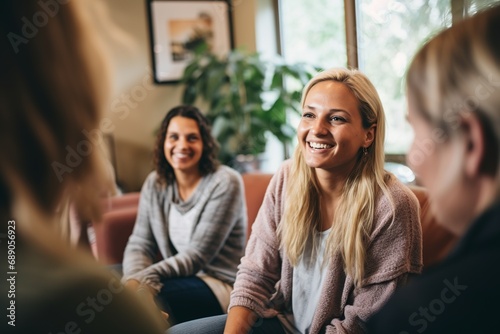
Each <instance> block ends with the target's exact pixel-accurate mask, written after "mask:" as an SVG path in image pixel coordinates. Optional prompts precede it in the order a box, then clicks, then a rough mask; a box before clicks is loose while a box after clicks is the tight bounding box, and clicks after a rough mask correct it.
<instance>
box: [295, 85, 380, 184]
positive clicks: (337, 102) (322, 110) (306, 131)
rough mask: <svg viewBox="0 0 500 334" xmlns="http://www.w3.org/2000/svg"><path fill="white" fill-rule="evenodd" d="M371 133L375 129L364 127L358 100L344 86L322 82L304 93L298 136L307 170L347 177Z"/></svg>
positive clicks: (366, 144) (370, 140) (367, 142)
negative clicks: (322, 171) (339, 174)
mask: <svg viewBox="0 0 500 334" xmlns="http://www.w3.org/2000/svg"><path fill="white" fill-rule="evenodd" d="M374 132H375V127H374V126H371V127H370V128H369V129H364V128H363V126H362V120H361V115H360V112H359V103H358V100H357V99H356V97H355V96H354V94H353V93H352V92H351V90H350V89H349V88H348V87H347V86H346V85H344V84H342V83H339V82H336V81H331V80H327V81H321V82H319V83H317V84H315V85H314V86H312V87H311V89H310V90H309V92H308V93H307V96H306V97H305V100H304V107H303V110H302V119H301V121H300V124H299V127H298V131H297V136H298V139H299V144H300V145H301V146H302V154H303V156H304V160H305V162H306V164H307V165H308V166H309V167H313V168H317V169H324V170H328V171H332V172H335V173H341V175H348V174H349V173H350V171H351V170H352V169H353V167H354V166H355V164H356V162H357V160H358V157H359V154H360V153H359V152H360V150H361V148H363V147H369V146H370V144H371V143H372V142H373V139H374Z"/></svg>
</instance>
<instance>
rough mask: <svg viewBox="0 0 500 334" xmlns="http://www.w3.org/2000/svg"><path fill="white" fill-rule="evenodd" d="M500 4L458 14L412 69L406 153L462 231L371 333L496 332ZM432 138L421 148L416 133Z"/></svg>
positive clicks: (444, 216) (499, 296)
mask: <svg viewBox="0 0 500 334" xmlns="http://www.w3.org/2000/svg"><path fill="white" fill-rule="evenodd" d="M499 40H500V6H496V7H494V8H492V9H489V10H487V11H484V12H481V13H478V14H476V15H475V16H473V17H471V18H469V19H466V20H464V21H462V22H460V23H457V24H454V25H453V27H452V28H449V29H447V30H445V31H443V32H442V33H440V34H439V35H437V36H436V37H435V38H433V39H432V40H431V41H429V42H428V43H427V44H426V45H425V46H424V47H423V48H422V49H421V50H420V51H419V52H418V53H417V55H416V56H415V58H414V60H413V61H412V63H411V65H410V68H409V70H408V76H407V94H408V119H409V122H410V124H411V125H412V127H413V129H414V132H415V139H414V145H412V147H411V149H410V151H409V153H408V162H409V163H410V164H411V165H412V167H413V169H414V170H415V172H416V173H417V175H418V177H419V179H420V180H421V182H422V184H423V185H424V186H425V187H426V188H427V189H428V191H429V196H430V203H431V210H432V211H433V214H434V215H435V216H436V217H437V218H438V221H439V222H440V223H442V224H443V225H444V226H446V227H447V228H448V229H449V230H450V231H452V232H454V233H455V234H456V235H457V236H459V237H460V238H461V239H460V240H459V242H458V244H457V246H456V248H455V249H454V250H453V251H452V252H451V253H450V254H449V256H448V257H447V258H446V259H444V260H443V261H442V262H441V263H440V264H438V265H436V266H434V267H432V268H429V269H428V270H426V271H425V272H424V273H423V275H422V276H421V277H418V278H416V279H415V280H414V281H412V282H411V284H410V285H409V286H408V287H405V289H402V290H401V291H398V292H397V293H396V294H395V295H394V298H393V299H391V300H390V301H389V302H388V303H387V305H386V306H385V307H384V308H383V309H382V310H381V311H380V313H379V314H377V315H375V316H374V317H373V318H372V319H371V321H370V328H371V331H370V332H373V333H384V334H390V333H440V334H441V333H496V332H498V312H499V311H500V307H499V304H498V302H499V300H500V287H499V284H498V277H499V276H500V269H499V268H500V267H499V265H498V264H499V263H500V224H499V222H500V153H499V152H500V44H499V43H498V41H499ZM422 141H426V142H430V143H433V147H432V150H429V151H427V150H426V152H425V154H423V153H424V152H422V151H421V150H420V146H419V145H418V143H421V142H422Z"/></svg>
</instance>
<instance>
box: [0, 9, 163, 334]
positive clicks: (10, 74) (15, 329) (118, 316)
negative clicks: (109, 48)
mask: <svg viewBox="0 0 500 334" xmlns="http://www.w3.org/2000/svg"><path fill="white" fill-rule="evenodd" d="M84 3H85V2H83V1H52V2H50V1H38V0H23V1H16V0H5V1H2V2H1V3H0V35H1V36H2V39H1V42H0V43H1V46H0V59H1V61H0V73H1V75H0V106H1V108H2V109H1V112H0V155H1V156H2V159H0V226H1V229H0V249H1V252H0V254H1V261H2V266H1V268H2V280H1V283H0V290H1V293H0V303H1V310H2V312H1V313H2V316H1V318H2V321H1V324H0V332H1V333H103V334H104V333H106V334H107V333H155V334H156V333H162V332H163V330H164V328H165V327H166V326H165V325H166V323H165V322H164V321H163V320H162V319H161V318H160V315H159V312H158V311H157V310H155V309H153V308H151V313H150V312H148V310H147V308H146V306H145V305H146V303H145V302H141V300H140V299H138V298H135V293H132V292H129V291H127V290H126V289H125V288H124V287H123V285H121V284H120V279H119V278H117V277H114V276H112V275H111V274H110V273H109V272H108V271H106V270H104V269H102V268H98V267H97V266H96V263H95V260H94V259H92V258H90V257H89V256H87V255H86V254H83V253H79V252H78V251H77V250H75V249H72V248H71V247H70V246H69V245H68V244H67V242H66V241H65V240H63V239H62V238H61V237H60V235H59V233H58V230H57V228H56V227H57V225H58V223H59V221H58V218H60V216H59V215H58V213H57V210H58V208H59V206H60V204H61V203H63V201H64V200H65V199H66V198H71V199H72V200H73V203H74V205H75V209H76V210H77V211H78V213H79V215H80V217H82V219H87V218H88V219H92V218H96V217H97V216H98V211H99V210H98V209H99V203H98V201H99V196H98V195H99V193H98V189H102V188H103V187H104V186H105V184H106V181H105V179H106V178H105V177H104V176H103V175H104V173H103V172H104V164H103V163H102V161H103V160H102V158H101V155H100V154H99V152H100V149H99V143H98V142H97V141H96V142H90V141H89V139H88V138H87V137H86V136H85V132H86V131H94V130H95V129H98V128H99V121H100V116H101V112H102V111H103V108H104V107H105V106H106V104H107V103H106V100H107V99H106V96H107V91H108V87H107V84H106V82H107V80H106V73H107V66H106V63H105V62H104V59H103V58H102V57H101V56H100V51H101V49H100V46H99V44H98V43H97V41H96V40H95V37H96V35H95V32H93V31H91V30H89V29H91V27H92V21H91V18H90V17H88V16H86V15H84V14H85V7H81V6H82V5H83V4H84ZM70 152H73V153H70ZM76 154H79V155H80V156H79V157H78V158H79V159H77V157H76ZM70 156H71V157H70ZM153 312H154V313H153Z"/></svg>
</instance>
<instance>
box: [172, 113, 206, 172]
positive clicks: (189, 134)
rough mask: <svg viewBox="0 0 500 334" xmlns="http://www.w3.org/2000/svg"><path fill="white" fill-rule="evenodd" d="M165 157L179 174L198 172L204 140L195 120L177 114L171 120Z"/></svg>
mask: <svg viewBox="0 0 500 334" xmlns="http://www.w3.org/2000/svg"><path fill="white" fill-rule="evenodd" d="M163 150H164V153H165V158H166V159H167V161H168V163H169V164H170V166H172V169H173V170H174V173H175V174H176V175H177V174H178V173H179V172H182V173H198V174H199V169H198V165H199V163H200V159H201V155H202V153H203V141H202V138H201V134H200V129H199V127H198V124H197V123H196V121H195V120H193V119H191V118H187V117H181V116H175V117H173V118H172V119H171V120H170V123H169V125H168V127H167V133H166V136H165V143H164V145H163Z"/></svg>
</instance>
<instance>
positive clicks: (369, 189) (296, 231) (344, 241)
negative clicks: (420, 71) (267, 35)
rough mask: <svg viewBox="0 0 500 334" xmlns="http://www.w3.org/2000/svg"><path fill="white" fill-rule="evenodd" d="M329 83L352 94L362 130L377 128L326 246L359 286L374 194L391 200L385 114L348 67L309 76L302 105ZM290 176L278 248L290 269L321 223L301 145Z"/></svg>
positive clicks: (347, 189) (372, 91) (315, 185)
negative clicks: (338, 256)
mask: <svg viewBox="0 0 500 334" xmlns="http://www.w3.org/2000/svg"><path fill="white" fill-rule="evenodd" d="M329 80H331V81H335V82H339V83H342V84H344V85H346V86H347V87H348V88H349V89H350V90H351V91H352V92H353V94H354V95H355V96H356V98H357V99H358V101H359V111H360V114H361V119H362V125H363V127H364V128H365V129H368V128H369V127H370V126H372V125H373V124H376V130H375V140H374V141H373V143H372V145H371V146H370V147H369V148H368V153H367V155H366V156H364V157H360V159H358V162H357V164H356V166H355V167H354V168H353V170H352V172H351V174H350V176H349V178H348V179H347V182H346V183H345V185H344V191H343V199H342V202H340V204H339V206H338V208H337V211H336V214H335V218H334V222H333V225H332V232H331V233H329V237H328V240H327V246H326V247H327V251H326V254H328V256H330V257H333V256H334V254H336V253H337V252H340V253H341V254H342V257H343V259H344V262H345V270H346V272H347V273H348V274H349V275H351V276H352V277H353V278H354V281H355V282H356V284H358V285H359V284H360V283H361V280H362V278H363V276H364V266H365V263H364V262H365V254H366V248H365V238H366V236H368V235H369V233H370V232H371V230H372V225H373V218H374V216H375V200H376V197H377V193H378V191H379V190H381V191H383V192H384V194H385V195H386V196H387V198H389V200H392V197H391V195H390V194H389V192H388V190H387V186H386V181H387V177H389V176H388V175H387V174H386V172H385V171H384V138H385V115H384V109H383V107H382V103H381V102H380V98H379V96H378V93H377V91H376V89H375V87H374V86H373V85H372V84H371V82H370V81H369V80H368V78H367V77H366V76H365V75H364V74H362V73H361V72H359V71H357V70H348V69H330V70H327V71H324V72H321V73H320V74H318V75H317V76H316V77H315V78H313V80H311V81H310V82H309V84H308V85H307V86H306V87H305V88H304V91H303V94H302V107H304V103H305V102H304V101H305V97H306V96H307V94H308V92H309V90H310V89H311V87H312V86H314V85H315V84H317V83H318V82H322V81H329ZM292 175H297V179H295V180H294V181H295V182H293V183H289V185H288V188H287V194H289V195H288V202H287V203H286V206H285V213H284V215H283V218H282V224H280V233H281V234H282V246H283V247H284V249H286V252H287V255H288V257H289V258H290V261H291V263H292V265H295V264H297V262H298V260H299V258H300V256H301V254H302V253H303V250H304V247H305V245H306V241H307V240H308V238H314V233H312V231H318V230H320V228H319V226H317V225H318V224H319V222H321V219H320V217H319V211H318V210H317V208H318V206H319V203H320V199H319V194H320V193H321V191H320V190H319V185H318V183H317V178H316V176H315V170H314V168H310V167H308V166H307V165H306V163H305V161H304V158H303V155H302V153H301V146H300V145H298V146H297V148H296V150H295V152H294V156H293V168H292ZM311 180H312V182H311ZM311 183H312V186H310V184H311ZM297 203H304V204H303V205H297ZM302 208H304V209H302ZM281 226H286V228H281Z"/></svg>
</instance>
